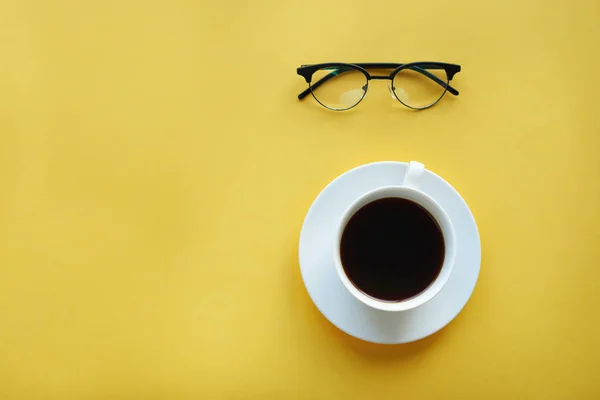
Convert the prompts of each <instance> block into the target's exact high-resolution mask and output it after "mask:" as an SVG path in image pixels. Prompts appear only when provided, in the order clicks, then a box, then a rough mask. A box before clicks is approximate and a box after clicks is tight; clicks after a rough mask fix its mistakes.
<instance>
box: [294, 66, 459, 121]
mask: <svg viewBox="0 0 600 400" xmlns="http://www.w3.org/2000/svg"><path fill="white" fill-rule="evenodd" d="M344 66H345V67H348V68H349V69H348V70H345V71H341V72H339V71H335V72H331V73H329V74H328V75H325V76H324V77H323V78H321V79H319V80H318V81H316V82H315V83H314V84H312V85H311V81H312V76H313V74H314V73H315V72H317V71H318V70H320V69H323V68H328V67H344ZM420 67H426V68H427V69H443V70H444V71H446V76H447V77H448V82H444V81H443V80H441V79H440V78H438V77H437V76H435V75H433V74H431V73H430V72H428V71H427V70H426V69H423V68H420ZM367 69H393V71H392V72H391V73H390V74H389V75H387V76H386V75H371V74H369V72H368V71H367ZM404 69H411V70H413V71H416V72H419V73H421V74H423V75H425V76H427V77H428V78H430V79H432V80H433V81H435V82H436V83H437V84H439V85H440V86H442V87H443V88H444V92H443V93H442V94H441V96H440V97H439V98H438V99H437V100H436V101H434V102H433V103H431V104H429V105H427V106H425V107H413V106H410V105H408V104H406V103H404V102H403V101H402V100H400V98H399V97H398V95H397V94H396V91H395V88H394V85H393V83H394V78H395V77H396V75H397V74H398V73H399V72H400V71H402V70H404ZM350 70H357V71H359V72H362V73H363V74H364V75H365V78H366V79H367V84H366V85H365V86H366V87H365V88H364V93H363V95H362V97H361V98H360V100H358V101H357V102H356V103H355V104H354V105H352V106H351V107H348V108H331V107H329V106H327V105H325V104H323V103H322V102H321V101H320V100H319V99H318V98H317V96H316V95H315V94H314V93H313V89H317V88H318V87H319V86H321V85H322V84H323V83H325V82H327V81H328V80H329V79H331V78H333V77H335V76H338V75H339V74H340V73H343V72H348V71H350ZM460 70H461V68H460V65H458V64H450V63H443V62H435V61H416V62H411V63H406V64H402V63H355V64H351V63H341V62H329V63H321V64H305V65H301V66H300V67H298V69H297V70H296V72H297V73H298V75H300V76H302V77H303V78H304V79H305V80H306V83H307V84H308V89H306V90H304V91H303V92H302V93H300V94H299V95H298V99H299V100H302V99H304V98H305V97H306V96H308V94H309V93H310V94H311V95H312V96H313V98H314V99H315V100H316V101H317V102H318V103H319V104H321V105H322V106H323V107H325V108H327V109H328V110H332V111H347V110H350V109H352V108H354V107H356V106H357V105H358V104H359V103H360V102H361V101H362V100H363V99H364V98H365V96H366V95H367V90H368V88H369V81H371V80H372V79H373V80H379V79H382V80H383V79H389V80H390V81H392V86H391V88H392V91H393V93H394V97H395V98H396V100H398V101H399V102H400V103H401V104H402V105H404V106H405V107H408V108H410V109H413V110H425V109H427V108H430V107H433V106H434V105H436V104H437V103H438V102H439V101H440V100H441V99H442V97H444V95H445V94H446V92H450V93H451V94H453V95H454V96H458V94H459V92H458V90H456V89H455V88H453V87H452V86H450V81H451V80H452V78H454V75H456V74H457V73H458V72H460Z"/></svg>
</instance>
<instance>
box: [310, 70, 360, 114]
mask: <svg viewBox="0 0 600 400" xmlns="http://www.w3.org/2000/svg"><path fill="white" fill-rule="evenodd" d="M367 83H368V81H367V77H366V76H365V75H364V74H363V73H362V72H361V71H359V70H357V69H355V68H352V67H348V66H345V65H342V66H337V67H326V68H323V69H320V70H318V71H316V72H315V73H314V74H313V76H312V79H311V82H310V90H311V92H312V94H313V96H314V97H315V99H316V100H317V101H318V102H319V103H321V104H322V105H324V106H325V107H327V108H330V109H332V110H347V109H349V108H352V107H354V106H355V105H357V104H358V103H359V102H360V101H361V100H362V99H363V97H364V96H365V93H366V91H367Z"/></svg>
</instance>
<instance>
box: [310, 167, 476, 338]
mask: <svg viewBox="0 0 600 400" xmlns="http://www.w3.org/2000/svg"><path fill="white" fill-rule="evenodd" d="M407 166H408V164H407V163H403V162H378V163H373V164H366V165H363V166H360V167H357V168H354V169H352V170H350V171H348V172H346V173H344V174H343V175H340V176H339V177H337V178H336V179H335V180H334V181H333V182H331V183H330V184H329V185H327V187H326V188H325V189H323V191H322V192H321V193H320V194H319V196H317V198H316V199H315V201H314V203H313V204H312V206H311V207H310V210H308V214H306V218H305V219H304V224H303V225H302V231H301V233H300V245H299V259H300V271H301V272H302V279H303V280H304V285H305V286H306V290H307V291H308V294H309V295H310V297H311V299H312V300H313V302H314V303H315V305H316V306H317V308H318V309H319V310H320V311H321V313H322V314H323V315H324V316H325V317H326V318H327V319H328V320H329V321H330V322H331V323H332V324H334V325H335V326H337V327H338V328H339V329H341V330H342V331H344V332H346V333H347V334H349V335H352V336H354V337H356V338H358V339H362V340H366V341H367V342H373V343H382V344H397V343H407V342H412V341H414V340H419V339H422V338H424V337H426V336H429V335H431V334H433V333H435V332H437V331H439V330H440V329H442V328H443V327H444V326H446V325H447V324H448V323H449V322H450V321H452V320H453V319H454V317H456V315H458V313H459V312H460V311H461V310H462V308H463V307H464V306H465V304H466V303H467V300H469V297H471V293H473V289H474V288H475V283H476V282H477V276H478V275H479V265H480V263H481V244H480V241H479V233H478V231H477V225H476V224H475V219H474V218H473V214H471V211H470V210H469V207H468V206H467V203H465V201H464V200H463V199H462V197H460V195H459V194H458V192H457V191H456V190H454V188H453V187H452V186H450V184H448V183H447V182H446V181H445V180H443V179H442V178H440V177H439V176H437V175H436V174H434V173H433V172H430V171H426V172H425V174H424V175H423V177H422V179H421V187H420V189H421V190H422V191H423V192H425V193H427V194H428V195H430V196H431V197H433V198H434V199H435V200H436V201H437V202H438V203H439V204H440V205H441V206H442V207H443V208H444V209H445V210H446V211H447V212H448V215H449V216H450V219H451V220H452V222H453V224H454V228H455V230H456V237H457V254H456V263H455V265H454V269H453V271H452V275H451V276H450V279H449V280H448V282H447V283H446V285H445V286H444V287H443V288H442V290H441V291H440V293H439V294H438V295H437V296H436V297H434V298H433V299H432V300H430V301H429V302H427V303H425V304H424V305H422V306H420V307H417V308H415V309H412V310H408V311H400V312H388V311H378V310H375V309H372V308H370V307H368V306H366V305H365V304H363V303H362V302H360V301H358V300H357V299H356V298H354V297H353V296H352V295H351V294H350V293H349V292H348V291H347V290H346V288H345V287H344V285H343V284H342V282H341V281H340V278H339V277H338V275H337V273H336V270H335V264H334V261H333V246H334V244H333V240H334V236H335V230H336V228H337V223H338V222H339V219H340V217H341V216H342V214H343V212H344V211H345V210H346V208H347V207H348V206H349V205H350V203H352V201H353V200H355V199H356V198H358V197H359V196H361V195H363V194H364V193H366V192H368V191H370V190H373V189H375V188H378V187H381V186H388V185H399V184H401V183H402V179H403V176H404V172H405V170H406V168H407Z"/></svg>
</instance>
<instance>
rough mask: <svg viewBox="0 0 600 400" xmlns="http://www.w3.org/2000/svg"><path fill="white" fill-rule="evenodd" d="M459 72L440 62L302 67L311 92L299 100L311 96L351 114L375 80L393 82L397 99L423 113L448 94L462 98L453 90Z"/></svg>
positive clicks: (299, 96)
mask: <svg viewBox="0 0 600 400" xmlns="http://www.w3.org/2000/svg"><path fill="white" fill-rule="evenodd" d="M368 69H387V70H390V69H391V70H393V71H392V72H391V73H390V74H389V75H371V74H369V73H368V72H367V70H368ZM457 72H460V65H456V64H447V63H439V62H413V63H409V64H397V63H361V64H345V63H324V64H313V65H302V66H301V67H300V68H298V75H300V76H303V77H304V79H306V83H308V89H306V90H305V91H304V92H302V93H300V94H299V95H298V99H300V100H302V99H303V98H305V97H306V96H308V94H309V93H310V94H312V95H313V97H314V98H315V100H317V101H318V102H319V104H321V105H322V106H323V107H325V108H328V109H330V110H334V111H344V110H349V109H351V108H353V107H355V106H356V105H357V104H358V103H360V102H361V100H362V99H364V98H365V96H366V95H367V89H368V87H369V81H370V80H371V79H389V80H390V81H391V83H390V85H389V86H388V88H389V91H390V94H391V95H392V97H393V98H395V99H397V100H398V101H399V102H400V103H402V104H404V105H405V106H406V107H408V108H412V109H415V110H423V109H425V108H429V107H431V106H433V105H435V104H436V103H437V102H438V101H440V99H441V98H442V97H444V94H446V92H450V93H452V94H453V95H455V96H458V90H456V89H454V88H453V87H452V86H450V81H451V80H452V78H453V77H454V75H455V74H456V73H457Z"/></svg>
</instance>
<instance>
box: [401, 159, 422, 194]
mask: <svg viewBox="0 0 600 400" xmlns="http://www.w3.org/2000/svg"><path fill="white" fill-rule="evenodd" d="M423 172H425V166H424V165H423V164H421V163H420V162H417V161H411V162H409V163H408V169H407V170H406V173H405V174H404V182H403V183H402V186H406V187H409V188H411V189H419V186H421V184H420V181H421V176H423Z"/></svg>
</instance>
